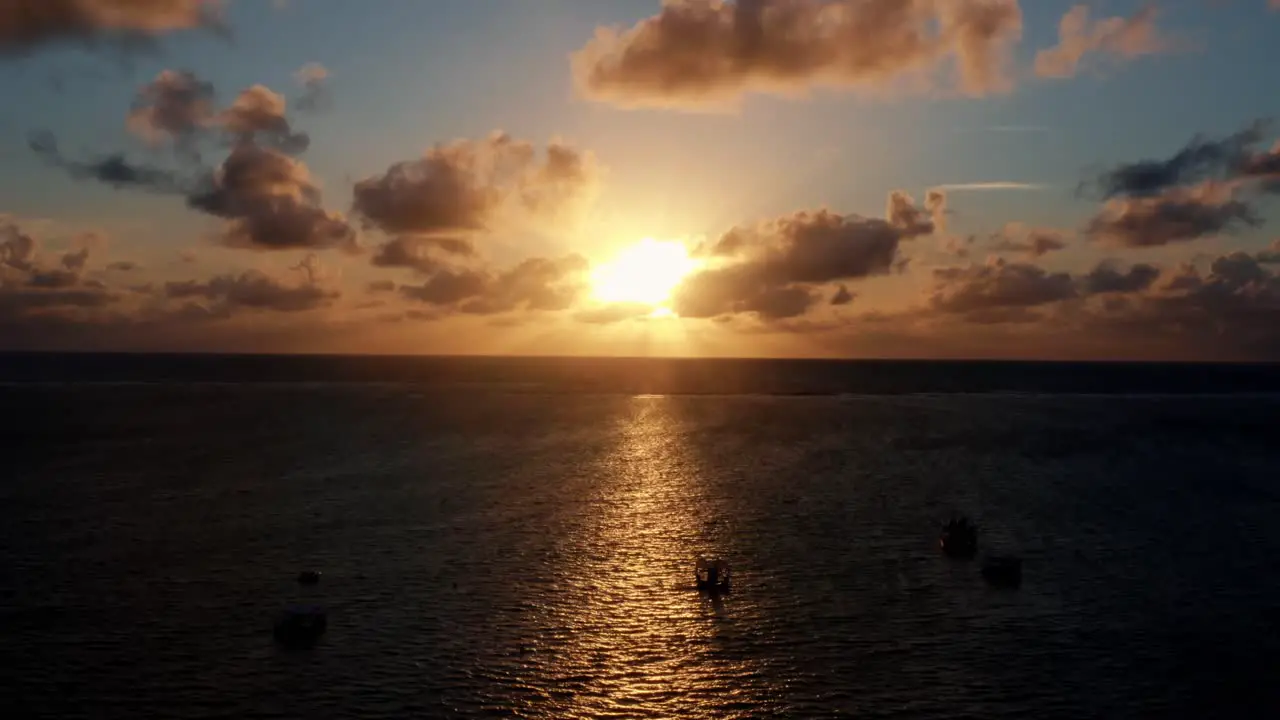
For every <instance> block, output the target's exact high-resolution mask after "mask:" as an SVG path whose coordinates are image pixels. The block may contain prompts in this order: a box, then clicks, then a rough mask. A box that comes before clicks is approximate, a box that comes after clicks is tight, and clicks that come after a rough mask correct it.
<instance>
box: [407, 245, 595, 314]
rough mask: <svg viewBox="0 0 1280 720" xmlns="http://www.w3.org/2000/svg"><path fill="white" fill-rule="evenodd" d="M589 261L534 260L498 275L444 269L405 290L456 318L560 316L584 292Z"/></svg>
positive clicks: (572, 257) (576, 258)
mask: <svg viewBox="0 0 1280 720" xmlns="http://www.w3.org/2000/svg"><path fill="white" fill-rule="evenodd" d="M586 272H587V261H586V260H585V259H584V258H582V257H581V256H578V255H568V256H565V257H562V258H554V259H553V258H530V259H528V260H525V261H523V262H521V263H519V264H518V265H516V266H515V267H513V268H511V269H509V270H505V271H503V272H499V273H493V272H492V271H489V270H486V269H473V268H441V269H439V270H436V271H435V272H434V273H433V274H432V275H431V276H430V277H429V278H428V279H427V280H426V281H425V282H424V283H423V284H421V285H402V286H401V287H400V291H401V293H402V294H404V295H405V296H406V297H408V298H410V299H412V300H417V301H419V302H423V303H427V304H429V305H437V306H445V307H447V308H448V309H450V310H452V311H456V312H462V313H468V314H474V315H494V314H499V313H507V312H513V311H517V310H528V311H550V312H554V311H561V310H567V309H569V308H570V307H572V306H573V305H574V304H575V303H576V302H577V301H578V300H579V299H580V298H581V297H582V296H583V295H584V294H585V292H586V289H587V284H586Z"/></svg>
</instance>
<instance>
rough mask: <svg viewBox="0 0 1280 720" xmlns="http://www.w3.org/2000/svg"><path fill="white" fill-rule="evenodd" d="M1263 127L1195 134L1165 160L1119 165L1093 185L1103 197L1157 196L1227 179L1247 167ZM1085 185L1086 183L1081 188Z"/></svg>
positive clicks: (1261, 123)
mask: <svg viewBox="0 0 1280 720" xmlns="http://www.w3.org/2000/svg"><path fill="white" fill-rule="evenodd" d="M1266 129H1267V123H1265V122H1262V121H1257V122H1254V123H1253V124H1251V125H1250V126H1248V127H1246V128H1245V129H1243V130H1241V131H1239V132H1237V133H1234V134H1232V135H1229V136H1227V137H1225V138H1222V139H1219V140H1214V139H1210V138H1208V137H1205V136H1203V135H1197V136H1196V137H1193V138H1192V139H1191V140H1190V141H1189V142H1188V143H1187V144H1186V146H1184V147H1183V148H1182V149H1181V150H1179V151H1178V152H1177V153H1175V154H1174V155H1173V157H1171V158H1169V159H1167V160H1152V159H1147V160H1140V161H1138V162H1134V163H1125V164H1121V165H1118V166H1116V167H1115V168H1113V169H1111V170H1108V171H1106V172H1104V173H1102V174H1101V175H1099V176H1098V178H1097V179H1096V180H1095V181H1094V182H1093V183H1092V186H1093V187H1094V188H1095V189H1096V190H1097V191H1098V193H1099V194H1100V195H1101V196H1102V198H1103V199H1108V198H1113V197H1119V196H1138V197H1141V196H1151V195H1158V194H1160V193H1162V192H1164V191H1166V190H1168V189H1170V188H1173V187H1177V186H1180V185H1191V184H1195V183H1200V182H1204V181H1206V180H1224V181H1225V180H1230V179H1232V178H1235V177H1238V176H1239V175H1240V173H1241V171H1242V169H1246V168H1247V167H1248V164H1249V162H1250V158H1251V156H1252V152H1251V150H1252V148H1253V147H1254V146H1255V145H1257V144H1258V143H1259V142H1260V141H1261V140H1262V136H1263V133H1264V132H1265V131H1266ZM1254 162H1255V163H1256V162H1259V161H1257V160H1254ZM1084 187H1087V185H1086V186H1082V189H1083V188H1084Z"/></svg>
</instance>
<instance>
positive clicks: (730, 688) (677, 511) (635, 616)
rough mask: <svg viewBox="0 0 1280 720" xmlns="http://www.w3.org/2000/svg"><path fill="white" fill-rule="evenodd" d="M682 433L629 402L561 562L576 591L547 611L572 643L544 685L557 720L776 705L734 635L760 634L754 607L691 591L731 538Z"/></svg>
mask: <svg viewBox="0 0 1280 720" xmlns="http://www.w3.org/2000/svg"><path fill="white" fill-rule="evenodd" d="M686 432H687V430H686V428H685V427H684V426H683V425H682V423H681V419H680V417H679V414H678V407H677V405H676V404H675V403H674V402H673V401H672V400H671V399H669V398H665V397H660V396H641V397H636V398H633V399H632V400H631V407H630V412H629V413H626V414H624V416H623V417H622V418H620V420H619V426H618V427H617V430H616V438H617V446H616V447H615V448H614V449H613V451H612V452H609V453H605V454H604V456H603V458H602V459H601V463H600V466H599V467H598V468H596V472H597V473H598V476H597V477H598V482H596V483H595V485H594V488H595V489H594V492H595V497H593V498H591V500H590V502H588V503H587V505H586V506H587V507H588V508H591V512H590V515H589V516H588V517H586V518H585V519H584V522H583V523H582V524H581V526H580V527H579V528H578V529H577V531H576V532H573V533H570V534H569V535H568V536H567V538H566V542H567V543H568V544H569V545H570V547H565V548H564V552H563V553H562V555H561V557H563V558H566V561H567V562H568V567H566V568H564V570H565V571H566V572H567V574H568V575H569V577H568V578H567V579H568V583H567V587H568V588H571V591H570V592H569V593H568V597H565V598H562V600H563V601H562V602H558V603H556V604H555V606H554V607H553V608H551V610H552V615H553V618H552V623H553V625H554V626H556V627H558V628H560V629H562V630H563V632H564V639H565V645H564V647H562V648H561V649H560V650H559V651H558V652H556V653H555V656H554V657H551V658H545V659H544V660H545V661H546V664H545V665H544V666H543V670H544V671H545V672H546V673H547V677H545V678H543V679H544V680H545V681H546V683H547V686H548V687H559V688H562V689H565V691H564V692H561V693H554V694H556V695H558V696H559V700H560V702H559V703H558V704H560V705H561V707H560V708H559V709H558V710H557V711H556V712H555V713H553V714H555V715H556V716H558V717H582V718H588V717H591V718H596V717H717V718H722V717H739V716H741V717H747V716H753V717H754V716H758V714H759V712H760V710H761V709H762V708H769V707H770V706H771V705H772V701H771V699H770V698H771V696H772V697H776V695H775V694H774V693H772V692H770V688H769V687H768V680H767V679H766V677H765V675H764V673H763V671H762V668H760V667H759V666H758V665H757V664H756V663H755V662H754V661H752V660H751V659H749V658H750V638H749V637H746V636H745V635H739V633H738V628H739V627H755V626H757V625H758V623H754V622H753V621H752V620H751V619H750V616H751V615H752V613H753V612H754V610H753V608H752V606H751V604H750V602H749V601H743V602H739V600H738V598H736V597H734V596H733V595H730V596H728V597H725V598H723V599H715V600H713V599H712V598H709V597H708V596H706V595H705V594H702V593H699V592H698V591H697V590H696V589H695V587H694V584H693V567H694V562H695V559H696V558H697V557H698V555H699V554H701V553H707V554H712V553H717V552H720V551H722V550H724V549H725V548H723V547H717V545H722V544H723V543H725V542H726V541H727V537H728V535H727V528H726V523H725V522H724V521H725V518H722V517H717V515H716V513H715V512H714V510H713V508H714V507H715V506H716V505H718V504H719V503H715V502H714V501H713V500H712V499H711V498H709V497H708V491H707V486H706V484H705V483H703V482H701V478H700V471H701V463H700V461H699V458H698V455H697V452H696V450H695V449H694V448H693V447H691V446H690V444H689V443H688V442H687V437H686ZM749 711H750V712H749Z"/></svg>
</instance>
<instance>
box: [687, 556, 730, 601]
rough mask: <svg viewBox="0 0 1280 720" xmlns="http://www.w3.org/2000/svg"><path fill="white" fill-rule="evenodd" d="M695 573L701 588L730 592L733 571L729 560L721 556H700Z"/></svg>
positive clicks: (709, 590) (708, 590)
mask: <svg viewBox="0 0 1280 720" xmlns="http://www.w3.org/2000/svg"><path fill="white" fill-rule="evenodd" d="M693 574H694V579H695V580H696V581H697V585H698V589H699V590H705V591H707V592H711V593H723V592H729V581H730V579H731V578H732V576H733V571H732V570H731V569H730V568H729V563H728V562H726V561H724V560H721V559H720V558H698V565H697V567H696V568H695V569H694V573H693Z"/></svg>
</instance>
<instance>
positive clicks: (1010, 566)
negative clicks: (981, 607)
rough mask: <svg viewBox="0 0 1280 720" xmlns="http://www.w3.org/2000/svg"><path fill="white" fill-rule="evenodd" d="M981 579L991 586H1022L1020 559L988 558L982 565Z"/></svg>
mask: <svg viewBox="0 0 1280 720" xmlns="http://www.w3.org/2000/svg"><path fill="white" fill-rule="evenodd" d="M982 577H984V578H986V579H987V582H989V583H991V584H992V585H999V586H1001V587H1017V586H1019V585H1021V584H1022V559H1021V558H1016V557H1007V556H1005V557H1001V556H994V557H988V558H986V560H984V561H983V563H982Z"/></svg>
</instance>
